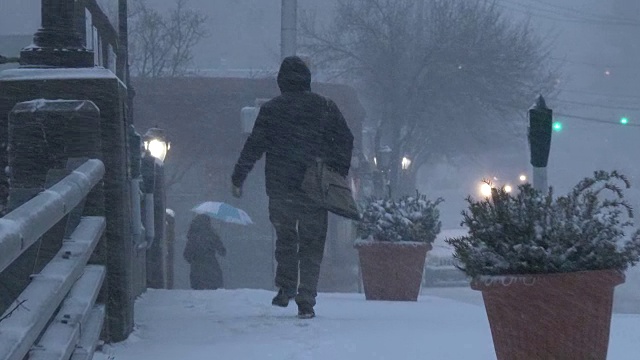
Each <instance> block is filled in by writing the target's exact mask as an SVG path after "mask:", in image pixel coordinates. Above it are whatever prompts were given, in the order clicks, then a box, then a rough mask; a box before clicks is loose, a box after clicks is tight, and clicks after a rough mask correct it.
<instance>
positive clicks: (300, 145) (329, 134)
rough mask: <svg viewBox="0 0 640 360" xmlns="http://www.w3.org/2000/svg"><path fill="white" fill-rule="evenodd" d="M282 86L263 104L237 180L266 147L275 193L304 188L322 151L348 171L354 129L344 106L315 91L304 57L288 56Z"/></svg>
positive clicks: (271, 192) (271, 187) (282, 194)
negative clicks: (348, 124) (308, 174)
mask: <svg viewBox="0 0 640 360" xmlns="http://www.w3.org/2000/svg"><path fill="white" fill-rule="evenodd" d="M278 86H279V87H280V91H281V93H282V94H281V95H280V96H278V97H276V98H274V99H272V100H270V101H268V102H267V103H265V104H264V105H262V106H261V107H260V112H259V114H258V118H257V119H256V123H255V125H254V128H253V131H252V133H251V135H250V136H249V138H248V139H247V141H246V143H245V145H244V148H243V150H242V152H241V154H240V158H239V160H238V162H237V163H236V166H235V169H234V171H233V175H232V182H233V184H234V185H235V186H237V187H242V184H243V183H244V181H245V179H246V177H247V175H248V174H249V172H250V171H251V169H252V168H253V166H254V164H255V163H256V161H258V160H259V159H260V158H261V157H262V155H263V154H265V153H266V168H265V178H266V189H267V195H268V196H269V197H290V196H292V195H293V196H295V195H298V194H301V192H302V190H301V189H300V187H301V184H302V180H303V178H304V173H305V171H306V169H307V167H308V166H309V165H310V164H312V163H313V161H314V159H315V158H317V157H322V158H323V159H325V161H326V163H327V164H328V166H330V167H332V168H333V169H334V170H336V171H338V172H339V173H341V174H342V175H344V176H347V174H348V172H349V167H350V164H351V152H352V149H353V135H352V133H351V131H350V130H349V127H348V126H347V123H346V121H345V119H344V117H343V116H342V113H341V112H340V110H339V109H338V106H337V105H336V104H335V103H334V102H333V101H332V100H330V99H328V98H325V97H323V96H321V95H318V94H316V93H313V92H311V72H310V71H309V68H308V67H307V66H306V64H305V63H304V62H303V61H302V60H301V59H300V58H299V57H297V56H291V57H287V58H286V59H284V61H283V62H282V65H281V66H280V71H279V73H278Z"/></svg>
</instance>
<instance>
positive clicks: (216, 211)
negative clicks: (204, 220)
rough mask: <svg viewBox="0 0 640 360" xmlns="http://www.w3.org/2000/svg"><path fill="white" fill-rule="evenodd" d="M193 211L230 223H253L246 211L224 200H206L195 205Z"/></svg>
mask: <svg viewBox="0 0 640 360" xmlns="http://www.w3.org/2000/svg"><path fill="white" fill-rule="evenodd" d="M191 211H193V212H195V213H196V214H205V215H208V216H210V217H212V218H214V219H218V220H221V221H224V222H228V223H233V224H239V225H249V224H253V221H252V220H251V217H249V215H248V214H247V213H246V212H244V211H242V210H240V209H238V208H236V207H233V206H231V205H229V204H227V203H223V202H217V201H206V202H203V203H202V204H200V205H198V206H196V207H194V208H193V209H191Z"/></svg>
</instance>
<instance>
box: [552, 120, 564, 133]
mask: <svg viewBox="0 0 640 360" xmlns="http://www.w3.org/2000/svg"><path fill="white" fill-rule="evenodd" d="M553 131H556V132H559V131H562V123H561V122H560V121H554V122H553Z"/></svg>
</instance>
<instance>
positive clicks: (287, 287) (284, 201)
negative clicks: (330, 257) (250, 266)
mask: <svg viewBox="0 0 640 360" xmlns="http://www.w3.org/2000/svg"><path fill="white" fill-rule="evenodd" d="M327 217H328V213H327V210H325V209H323V208H320V207H318V206H317V205H316V204H315V203H313V202H312V201H310V200H307V199H304V198H301V197H296V198H270V199H269V218H270V219H271V223H272V224H273V226H274V227H275V229H276V235H277V240H276V253H275V256H276V261H277V262H278V266H277V269H276V279H275V283H276V286H277V287H278V288H281V289H283V290H284V291H285V292H287V293H289V294H290V295H292V296H293V295H295V294H296V288H297V289H298V291H297V296H296V302H297V303H298V304H301V303H308V304H310V305H311V306H314V305H315V304H316V295H317V288H318V278H319V276H320V265H321V263H322V257H323V255H324V244H325V240H326V237H327ZM298 264H299V265H300V285H299V286H298Z"/></svg>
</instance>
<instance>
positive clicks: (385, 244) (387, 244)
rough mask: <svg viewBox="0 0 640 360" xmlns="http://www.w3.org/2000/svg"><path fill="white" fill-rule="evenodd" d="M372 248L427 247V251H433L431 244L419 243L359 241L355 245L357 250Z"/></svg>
mask: <svg viewBox="0 0 640 360" xmlns="http://www.w3.org/2000/svg"><path fill="white" fill-rule="evenodd" d="M370 246H376V247H398V246H402V247H416V248H421V247H426V248H427V251H429V250H431V249H432V248H433V247H432V246H431V244H429V243H426V242H417V241H377V240H357V241H356V242H355V243H354V244H353V247H354V248H356V249H358V248H363V247H370Z"/></svg>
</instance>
